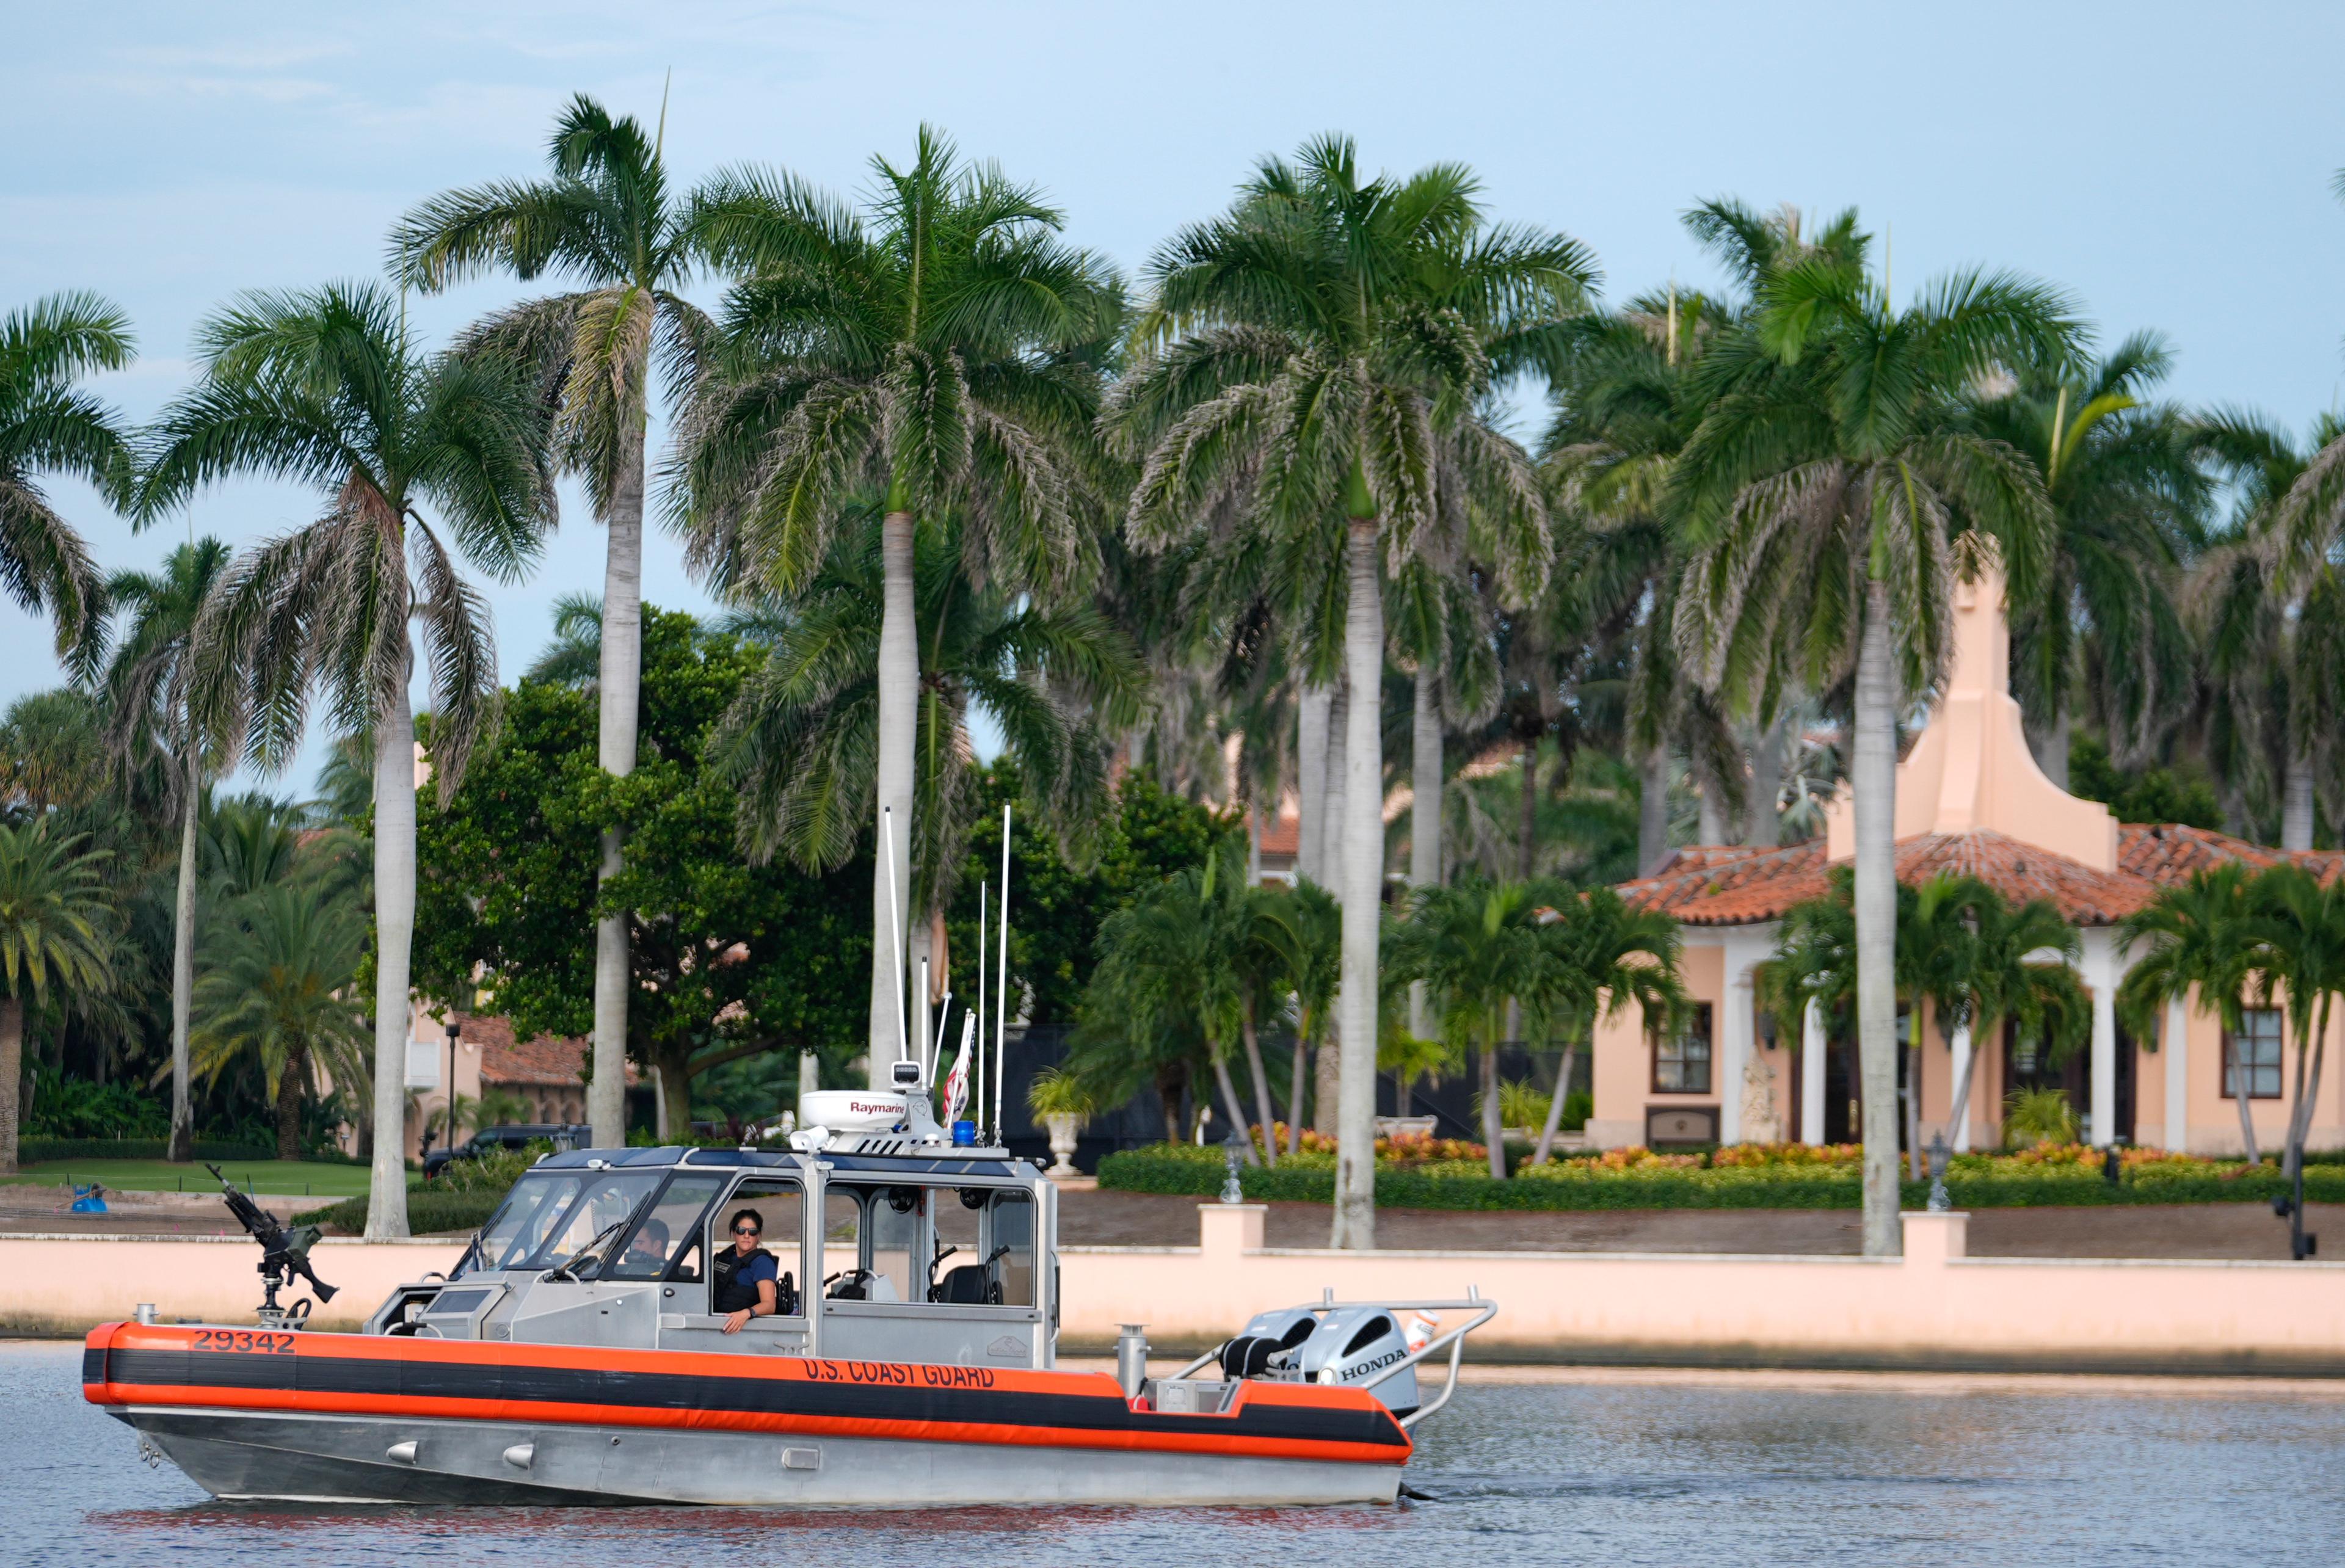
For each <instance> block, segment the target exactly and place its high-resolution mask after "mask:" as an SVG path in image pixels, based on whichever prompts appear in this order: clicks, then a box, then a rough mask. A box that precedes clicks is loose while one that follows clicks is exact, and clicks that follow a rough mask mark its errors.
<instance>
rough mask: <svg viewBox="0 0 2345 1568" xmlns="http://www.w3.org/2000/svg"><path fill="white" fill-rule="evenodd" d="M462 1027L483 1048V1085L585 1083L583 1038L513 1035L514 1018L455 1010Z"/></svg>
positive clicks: (630, 1073) (631, 1071) (630, 1069)
mask: <svg viewBox="0 0 2345 1568" xmlns="http://www.w3.org/2000/svg"><path fill="white" fill-rule="evenodd" d="M450 1017H453V1018H454V1019H455V1020H456V1021H457V1022H458V1023H459V1024H461V1025H462V1027H463V1030H464V1035H463V1037H464V1038H465V1039H467V1040H469V1041H471V1042H472V1044H474V1045H476V1046H478V1047H481V1081H482V1083H484V1084H533V1085H563V1086H566V1087H572V1088H575V1087H578V1086H579V1085H581V1084H583V1083H584V1082H585V1081H586V1080H585V1074H584V1068H585V1066H586V1042H585V1041H584V1039H563V1038H559V1037H555V1036H553V1035H539V1036H537V1037H535V1038H533V1039H527V1040H516V1039H514V1038H513V1021H512V1020H511V1019H509V1018H504V1017H495V1016H492V1015H484V1014H480V1013H453V1014H451V1015H450ZM636 1076H637V1075H636V1072H635V1066H634V1063H633V1062H630V1063H628V1064H627V1081H628V1082H630V1083H633V1082H634V1080H635V1077H636Z"/></svg>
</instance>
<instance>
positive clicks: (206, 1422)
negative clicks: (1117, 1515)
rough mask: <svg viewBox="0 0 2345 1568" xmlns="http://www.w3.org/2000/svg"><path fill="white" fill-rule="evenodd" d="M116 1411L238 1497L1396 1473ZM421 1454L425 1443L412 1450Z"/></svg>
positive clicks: (1322, 1489)
mask: <svg viewBox="0 0 2345 1568" xmlns="http://www.w3.org/2000/svg"><path fill="white" fill-rule="evenodd" d="M109 1413H112V1414H114V1415H116V1416H117V1417H118V1418H119V1419H121V1420H123V1421H127V1422H128V1423H129V1424H130V1425H132V1426H133V1427H136V1428H137V1430H138V1431H140V1432H141V1433H143V1434H144V1435H145V1436H146V1437H147V1438H148V1439H150V1440H151V1441H152V1442H154V1444H155V1445H156V1446H157V1448H159V1449H160V1450H161V1451H162V1452H163V1453H164V1455H165V1456H166V1457H167V1458H168V1459H169V1460H170V1461H171V1462H173V1463H174V1464H177V1465H178V1467H179V1468H180V1469H181V1470H182V1471H184V1472H187V1474H188V1479H189V1480H191V1481H193V1482H195V1483H196V1484H197V1485H198V1486H200V1487H202V1488H203V1489H204V1490H205V1491H207V1492H210V1493H212V1494H213V1495H214V1496H216V1497H219V1498H223V1499H229V1500H235V1501H248V1500H249V1501H271V1502H367V1503H381V1502H389V1503H425V1504H447V1503H471V1504H478V1503H507V1504H510V1503H523V1504H540V1505H543V1504H554V1503H567V1504H592V1505H604V1506H608V1505H612V1504H643V1503H693V1504H724V1505H732V1506H746V1507H777V1508H834V1507H837V1508H844V1507H855V1508H931V1507H937V1508H941V1507H970V1506H1008V1507H1019V1506H1031V1505H1038V1504H1039V1505H1061V1504H1069V1503H1074V1504H1121V1505H1126V1506H1135V1505H1136V1506H1229V1505H1237V1506H1241V1507H1264V1506H1277V1505H1293V1504H1321V1503H1335V1502H1392V1501H1393V1498H1394V1496H1395V1494H1396V1492H1397V1491H1398V1490H1399V1486H1400V1479H1401V1467H1400V1466H1399V1465H1397V1464H1363V1463H1357V1462H1325V1461H1316V1460H1300V1459H1263V1458H1256V1457H1234V1456H1226V1455H1220V1454H1210V1453H1182V1452H1163V1451H1162V1450H1152V1451H1144V1452H1143V1451H1126V1450H1115V1449H1097V1448H1085V1449H1081V1450H1074V1449H1050V1448H1037V1447H1030V1446H1026V1445H1022V1444H1000V1445H993V1444H986V1443H963V1442H918V1441H905V1440H894V1439H888V1440H878V1439H865V1438H833V1437H823V1438H808V1437H796V1438H781V1437H772V1436H766V1435H763V1434H753V1433H745V1432H738V1431H682V1430H665V1429H658V1428H646V1427H639V1426H591V1425H569V1424H563V1423H551V1422H530V1421H432V1420H417V1419H411V1418H408V1417H395V1418H394V1417H385V1416H377V1415H365V1416H329V1415H314V1414H274V1413H266V1412H256V1411H241V1410H207V1409H189V1408H188V1407H185V1406H138V1405H132V1406H128V1407H120V1408H116V1409H113V1410H112V1411H110V1412H109ZM410 1445H411V1446H410Z"/></svg>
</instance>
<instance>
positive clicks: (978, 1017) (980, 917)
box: [969, 881, 993, 1130]
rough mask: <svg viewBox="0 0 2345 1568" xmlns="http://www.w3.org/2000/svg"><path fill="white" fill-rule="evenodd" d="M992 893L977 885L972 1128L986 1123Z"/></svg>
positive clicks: (972, 1017) (970, 1096)
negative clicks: (988, 932) (987, 972)
mask: <svg viewBox="0 0 2345 1568" xmlns="http://www.w3.org/2000/svg"><path fill="white" fill-rule="evenodd" d="M992 892H993V889H992V888H991V887H990V885H987V884H986V883H984V882H982V881H980V883H979V884H978V885H977V1011H976V1012H975V1013H974V1014H973V1015H971V1021H972V1022H974V1023H975V1024H976V1025H977V1058H976V1059H975V1060H974V1061H972V1062H970V1063H969V1072H970V1076H971V1081H970V1083H969V1100H970V1102H971V1103H970V1105H969V1120H970V1128H971V1130H979V1129H981V1128H984V1126H985V937H986V924H985V916H986V908H985V903H986V899H987V898H988V897H989V896H990V895H991V894H992Z"/></svg>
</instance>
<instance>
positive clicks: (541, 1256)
mask: <svg viewBox="0 0 2345 1568" xmlns="http://www.w3.org/2000/svg"><path fill="white" fill-rule="evenodd" d="M665 1174H666V1172H665V1171H659V1170H629V1171H616V1170H612V1171H601V1170H594V1171H581V1170H558V1171H557V1170H545V1171H537V1170H533V1171H531V1172H529V1173H528V1174H527V1175H524V1176H523V1178H522V1179H520V1180H519V1181H516V1182H514V1183H513V1191H512V1192H510V1193H508V1194H507V1195H506V1197H505V1200H504V1202H503V1205H502V1206H501V1207H499V1209H497V1211H496V1212H495V1213H494V1214H492V1215H491V1216H490V1217H489V1223H488V1226H487V1228H486V1229H483V1230H482V1232H481V1245H480V1261H479V1262H478V1263H476V1264H474V1265H473V1270H494V1269H551V1268H554V1267H556V1266H558V1265H560V1264H563V1263H567V1262H569V1261H570V1260H571V1259H573V1258H574V1257H576V1256H577V1254H578V1252H579V1250H580V1249H582V1248H584V1246H585V1245H586V1244H587V1243H588V1242H590V1241H592V1240H594V1238H595V1237H597V1236H599V1235H601V1234H602V1233H603V1231H604V1230H605V1229H609V1228H610V1227H611V1226H614V1225H615V1224H617V1223H619V1222H620V1221H621V1220H623V1219H626V1217H627V1216H628V1215H630V1214H632V1213H634V1211H635V1208H636V1206H637V1205H639V1204H640V1203H642V1202H643V1200H644V1199H645V1198H647V1197H649V1196H650V1195H651V1191H652V1189H654V1188H655V1187H657V1186H658V1185H659V1184H660V1179H661V1178H662V1177H663V1176H665ZM467 1271H468V1272H470V1271H472V1270H467Z"/></svg>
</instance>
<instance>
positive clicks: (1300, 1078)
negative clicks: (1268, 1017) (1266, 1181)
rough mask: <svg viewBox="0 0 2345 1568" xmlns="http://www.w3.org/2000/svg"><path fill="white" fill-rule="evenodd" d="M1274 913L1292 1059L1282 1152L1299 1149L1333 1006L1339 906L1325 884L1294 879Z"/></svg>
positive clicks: (1340, 952)
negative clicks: (1315, 1063)
mask: <svg viewBox="0 0 2345 1568" xmlns="http://www.w3.org/2000/svg"><path fill="white" fill-rule="evenodd" d="M1275 913H1276V916H1277V920H1276V923H1275V924H1274V926H1272V927H1271V928H1270V930H1269V932H1268V933H1267V936H1268V939H1269V940H1271V941H1273V942H1274V943H1276V944H1277V946H1278V947H1279V950H1280V967H1281V969H1282V970H1283V971H1284V976H1285V980H1286V986H1287V992H1288V995H1289V996H1291V997H1292V998H1293V1001H1294V1065H1293V1067H1292V1068H1291V1069H1290V1072H1289V1076H1288V1077H1287V1081H1286V1083H1287V1087H1286V1152H1287V1153H1288V1154H1290V1155H1292V1154H1300V1153H1301V1152H1302V1151H1303V1118H1304V1099H1305V1097H1306V1096H1307V1095H1308V1094H1309V1092H1310V1085H1311V1073H1310V1070H1309V1069H1310V1060H1311V1057H1312V1056H1313V1054H1314V1053H1315V1052H1317V1051H1319V1050H1320V1049H1322V1048H1323V1047H1324V1046H1325V1040H1326V1037H1327V1024H1328V1020H1329V1019H1330V1017H1332V1016H1333V1015H1334V1013H1335V991H1336V986H1337V984H1338V982H1339V981H1340V979H1341V977H1342V974H1343V960H1344V912H1343V911H1342V910H1341V909H1339V908H1337V907H1336V905H1335V899H1334V898H1332V897H1331V896H1329V895H1328V893H1327V890H1326V889H1325V888H1324V887H1321V886H1320V885H1318V884H1316V883H1315V882H1312V881H1309V880H1308V879H1298V880H1297V881H1296V882H1295V885H1294V888H1293V889H1292V890H1291V891H1290V892H1289V893H1288V894H1287V895H1286V898H1285V902H1284V904H1282V905H1276V906H1275Z"/></svg>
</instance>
